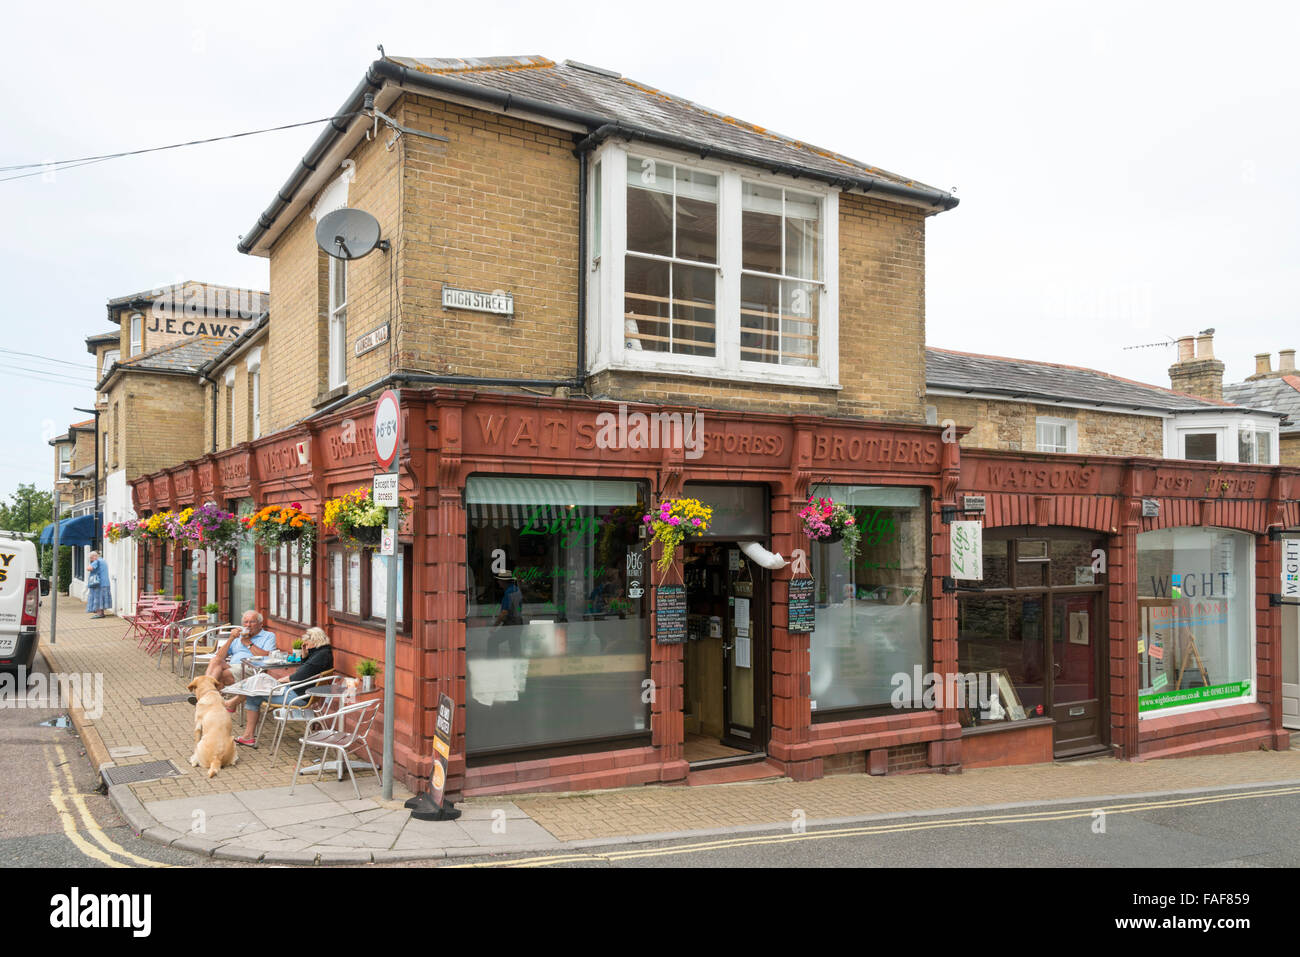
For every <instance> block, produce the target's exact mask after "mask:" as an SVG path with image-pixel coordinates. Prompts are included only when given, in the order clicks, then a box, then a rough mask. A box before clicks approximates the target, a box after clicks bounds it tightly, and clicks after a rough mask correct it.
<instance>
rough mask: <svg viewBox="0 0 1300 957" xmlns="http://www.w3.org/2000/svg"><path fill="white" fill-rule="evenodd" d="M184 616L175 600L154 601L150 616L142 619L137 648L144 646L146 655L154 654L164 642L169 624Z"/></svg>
mask: <svg viewBox="0 0 1300 957" xmlns="http://www.w3.org/2000/svg"><path fill="white" fill-rule="evenodd" d="M181 617H182V613H181V606H180V605H179V604H178V603H176V602H174V601H159V602H154V605H153V607H152V608H150V609H149V615H148V617H142V618H141V619H140V641H139V642H137V644H136V647H137V648H144V653H145V654H146V655H152V654H153V653H154V652H155V651H157V650H158V646H159V645H160V644H161V643H162V638H163V633H164V632H165V631H166V630H167V626H168V625H170V624H171V623H172V622H173V621H176V620H177V619H178V618H181Z"/></svg>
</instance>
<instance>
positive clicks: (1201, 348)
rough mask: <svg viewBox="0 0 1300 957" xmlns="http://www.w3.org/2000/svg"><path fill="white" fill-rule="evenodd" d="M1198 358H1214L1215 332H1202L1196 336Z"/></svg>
mask: <svg viewBox="0 0 1300 957" xmlns="http://www.w3.org/2000/svg"><path fill="white" fill-rule="evenodd" d="M1196 358H1198V359H1213V358H1214V333H1212V332H1210V333H1202V334H1201V335H1199V336H1197V337H1196Z"/></svg>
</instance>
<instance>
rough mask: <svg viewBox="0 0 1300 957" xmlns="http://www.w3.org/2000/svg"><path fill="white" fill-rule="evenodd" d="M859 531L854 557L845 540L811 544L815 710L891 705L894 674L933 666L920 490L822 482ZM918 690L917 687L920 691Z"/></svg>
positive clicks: (822, 490) (819, 493)
mask: <svg viewBox="0 0 1300 957" xmlns="http://www.w3.org/2000/svg"><path fill="white" fill-rule="evenodd" d="M814 496H815V497H821V498H832V499H834V500H835V501H836V502H839V503H842V504H844V505H848V506H850V507H851V508H852V510H853V515H854V517H855V518H856V520H857V523H858V525H859V527H860V528H861V529H862V539H861V541H860V542H859V545H858V554H857V557H856V559H854V560H852V561H850V559H849V557H848V555H847V554H846V553H845V551H844V544H843V542H837V543H835V544H828V543H826V542H809V552H810V554H811V555H812V571H813V578H814V580H815V581H816V601H817V615H816V628H815V630H814V631H813V633H812V636H811V643H810V648H811V652H812V676H811V691H812V699H813V708H814V711H815V714H816V715H824V714H825V713H826V712H828V711H834V710H843V709H852V708H869V707H881V706H889V705H890V703H891V695H892V694H893V691H894V687H895V684H894V680H893V679H894V676H895V675H898V674H903V675H906V676H907V680H908V681H909V682H910V681H912V679H913V671H914V669H915V668H916V667H918V666H919V667H920V668H921V671H922V672H926V671H929V670H930V665H929V663H930V640H929V638H930V627H929V626H930V613H929V604H928V602H927V601H926V590H925V581H926V562H927V556H928V554H929V546H928V539H927V534H928V532H927V529H928V520H927V517H926V510H925V496H924V495H923V494H922V492H921V490H920V489H911V488H882V487H875V486H861V485H841V486H831V487H829V488H828V487H826V486H820V487H818V488H817V489H816V490H815V491H814ZM918 693H919V692H918Z"/></svg>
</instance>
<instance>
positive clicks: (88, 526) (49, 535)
mask: <svg viewBox="0 0 1300 957" xmlns="http://www.w3.org/2000/svg"><path fill="white" fill-rule="evenodd" d="M98 517H99V516H97V515H78V516H77V517H76V518H65V519H64V520H63V521H61V522H59V544H60V545H91V544H93V543H94V541H95V519H96V518H98ZM41 544H42V545H53V544H54V526H53V525H47V526H45V530H44V531H43V532H41Z"/></svg>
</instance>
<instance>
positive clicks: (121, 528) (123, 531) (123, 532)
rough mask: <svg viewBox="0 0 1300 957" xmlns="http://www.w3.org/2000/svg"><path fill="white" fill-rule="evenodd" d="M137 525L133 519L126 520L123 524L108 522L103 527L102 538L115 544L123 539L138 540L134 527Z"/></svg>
mask: <svg viewBox="0 0 1300 957" xmlns="http://www.w3.org/2000/svg"><path fill="white" fill-rule="evenodd" d="M137 525H138V523H137V522H136V521H135V520H134V519H128V520H127V521H125V522H109V523H108V524H107V525H105V526H104V537H105V538H107V539H108V540H109V541H110V542H113V543H114V544H116V543H117V542H120V541H121V540H122V539H124V538H138V537H139V536H138V535H137V534H136V527H137Z"/></svg>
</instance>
